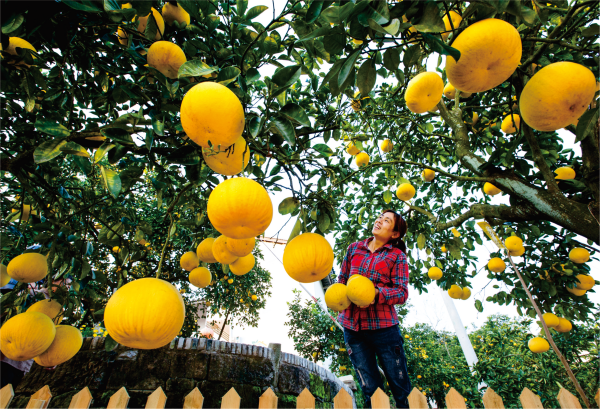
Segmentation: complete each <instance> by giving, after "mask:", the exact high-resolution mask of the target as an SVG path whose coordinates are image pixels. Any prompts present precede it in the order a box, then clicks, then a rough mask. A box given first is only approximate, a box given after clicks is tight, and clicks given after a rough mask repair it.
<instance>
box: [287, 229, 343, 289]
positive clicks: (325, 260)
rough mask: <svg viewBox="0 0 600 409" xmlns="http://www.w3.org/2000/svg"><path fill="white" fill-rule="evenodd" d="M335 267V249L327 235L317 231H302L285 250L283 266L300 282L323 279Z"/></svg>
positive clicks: (312, 281)
mask: <svg viewBox="0 0 600 409" xmlns="http://www.w3.org/2000/svg"><path fill="white" fill-rule="evenodd" d="M332 267H333V249H332V248H331V245H330V244H329V242H328V241H327V240H326V239H325V237H323V236H321V235H320V234H317V233H302V234H301V235H299V236H296V237H294V238H293V239H292V241H290V242H289V243H288V244H287V245H286V246H285V250H283V268H284V269H285V271H286V273H288V275H289V276H290V277H292V278H293V279H294V280H296V281H298V282H300V283H314V282H315V281H319V280H322V279H323V278H325V277H326V276H327V275H328V274H329V273H331V269H332Z"/></svg>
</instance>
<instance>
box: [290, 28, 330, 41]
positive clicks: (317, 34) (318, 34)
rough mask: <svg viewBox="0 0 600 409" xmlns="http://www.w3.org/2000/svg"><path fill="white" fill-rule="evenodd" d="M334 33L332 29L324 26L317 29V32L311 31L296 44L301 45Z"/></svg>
mask: <svg viewBox="0 0 600 409" xmlns="http://www.w3.org/2000/svg"><path fill="white" fill-rule="evenodd" d="M332 32H333V29H332V28H331V27H327V26H322V27H319V28H317V29H316V30H313V31H311V32H310V34H307V35H305V36H302V38H300V39H299V40H298V41H296V43H301V42H303V41H308V40H312V39H314V38H317V37H322V36H326V35H329V34H330V33H332Z"/></svg>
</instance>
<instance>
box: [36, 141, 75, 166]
mask: <svg viewBox="0 0 600 409" xmlns="http://www.w3.org/2000/svg"><path fill="white" fill-rule="evenodd" d="M66 143H67V141H65V140H64V139H53V140H51V141H46V142H44V143H42V144H41V145H39V146H38V147H37V148H35V151H33V161H34V162H35V163H44V162H48V161H51V160H52V159H54V158H56V157H57V156H58V155H60V154H61V153H62V152H61V150H60V148H61V147H63V146H64V145H66Z"/></svg>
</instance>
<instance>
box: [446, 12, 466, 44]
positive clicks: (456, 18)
mask: <svg viewBox="0 0 600 409" xmlns="http://www.w3.org/2000/svg"><path fill="white" fill-rule="evenodd" d="M442 20H443V21H444V26H445V27H446V31H447V32H446V33H442V38H443V39H444V41H446V40H447V39H448V36H449V35H450V33H452V27H453V26H454V30H457V29H458V26H459V25H460V22H461V21H462V17H461V15H460V14H458V13H457V12H456V11H454V10H450V18H448V14H446V15H444V18H443V19H442ZM450 21H452V25H450Z"/></svg>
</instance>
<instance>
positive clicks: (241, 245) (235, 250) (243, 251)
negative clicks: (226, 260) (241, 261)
mask: <svg viewBox="0 0 600 409" xmlns="http://www.w3.org/2000/svg"><path fill="white" fill-rule="evenodd" d="M255 244H256V239H255V238H254V237H251V238H249V239H232V238H230V237H228V238H227V250H229V252H230V253H231V254H234V255H236V256H238V257H244V256H247V255H248V254H250V253H252V250H254V245H255Z"/></svg>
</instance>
